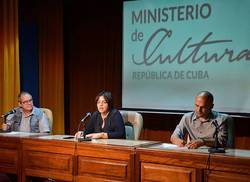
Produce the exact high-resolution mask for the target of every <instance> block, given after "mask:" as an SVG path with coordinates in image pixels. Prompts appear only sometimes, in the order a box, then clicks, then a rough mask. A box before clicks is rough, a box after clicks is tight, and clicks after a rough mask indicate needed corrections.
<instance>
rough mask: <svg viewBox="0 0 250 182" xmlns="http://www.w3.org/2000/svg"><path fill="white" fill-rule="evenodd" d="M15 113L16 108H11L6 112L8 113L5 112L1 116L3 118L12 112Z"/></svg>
mask: <svg viewBox="0 0 250 182" xmlns="http://www.w3.org/2000/svg"><path fill="white" fill-rule="evenodd" d="M14 113H16V109H12V110H10V111H9V112H6V113H4V114H3V115H2V116H1V117H2V118H3V117H4V118H6V117H7V116H9V115H10V114H14Z"/></svg>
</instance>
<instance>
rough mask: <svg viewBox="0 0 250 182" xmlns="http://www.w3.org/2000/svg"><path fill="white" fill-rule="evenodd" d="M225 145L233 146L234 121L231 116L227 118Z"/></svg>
mask: <svg viewBox="0 0 250 182" xmlns="http://www.w3.org/2000/svg"><path fill="white" fill-rule="evenodd" d="M227 136H228V138H227V147H228V148H234V121H233V118H232V117H229V119H228V120H227Z"/></svg>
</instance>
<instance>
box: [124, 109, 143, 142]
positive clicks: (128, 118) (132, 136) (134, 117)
mask: <svg viewBox="0 0 250 182" xmlns="http://www.w3.org/2000/svg"><path fill="white" fill-rule="evenodd" d="M120 113H121V115H122V118H123V121H124V123H125V131H126V139H129V140H138V139H139V137H140V133H141V129H142V126H143V118H142V115H141V114H140V113H138V112H136V111H125V110H120Z"/></svg>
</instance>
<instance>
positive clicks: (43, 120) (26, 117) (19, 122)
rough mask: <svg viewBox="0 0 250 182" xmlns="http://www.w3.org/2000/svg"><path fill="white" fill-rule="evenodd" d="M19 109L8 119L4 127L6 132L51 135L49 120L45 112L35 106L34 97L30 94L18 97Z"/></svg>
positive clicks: (24, 93) (26, 93)
mask: <svg viewBox="0 0 250 182" xmlns="http://www.w3.org/2000/svg"><path fill="white" fill-rule="evenodd" d="M18 103H19V107H18V108H15V109H14V110H15V113H13V114H10V115H9V116H7V118H6V124H3V125H2V129H3V130H4V131H21V132H31V133H49V132H50V127H49V120H48V117H47V116H46V115H45V113H43V111H42V110H41V109H39V108H37V107H35V106H34V105H33V100H32V96H31V94H30V93H28V92H24V91H23V92H21V93H20V94H19V95H18Z"/></svg>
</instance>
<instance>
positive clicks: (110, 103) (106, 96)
mask: <svg viewBox="0 0 250 182" xmlns="http://www.w3.org/2000/svg"><path fill="white" fill-rule="evenodd" d="M101 96H103V97H104V99H105V101H106V102H107V103H108V107H109V110H111V109H113V107H114V106H113V99H112V95H111V92H109V91H102V92H100V93H99V94H98V95H97V96H96V98H95V102H96V103H97V101H98V100H99V98H100V97H101Z"/></svg>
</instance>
